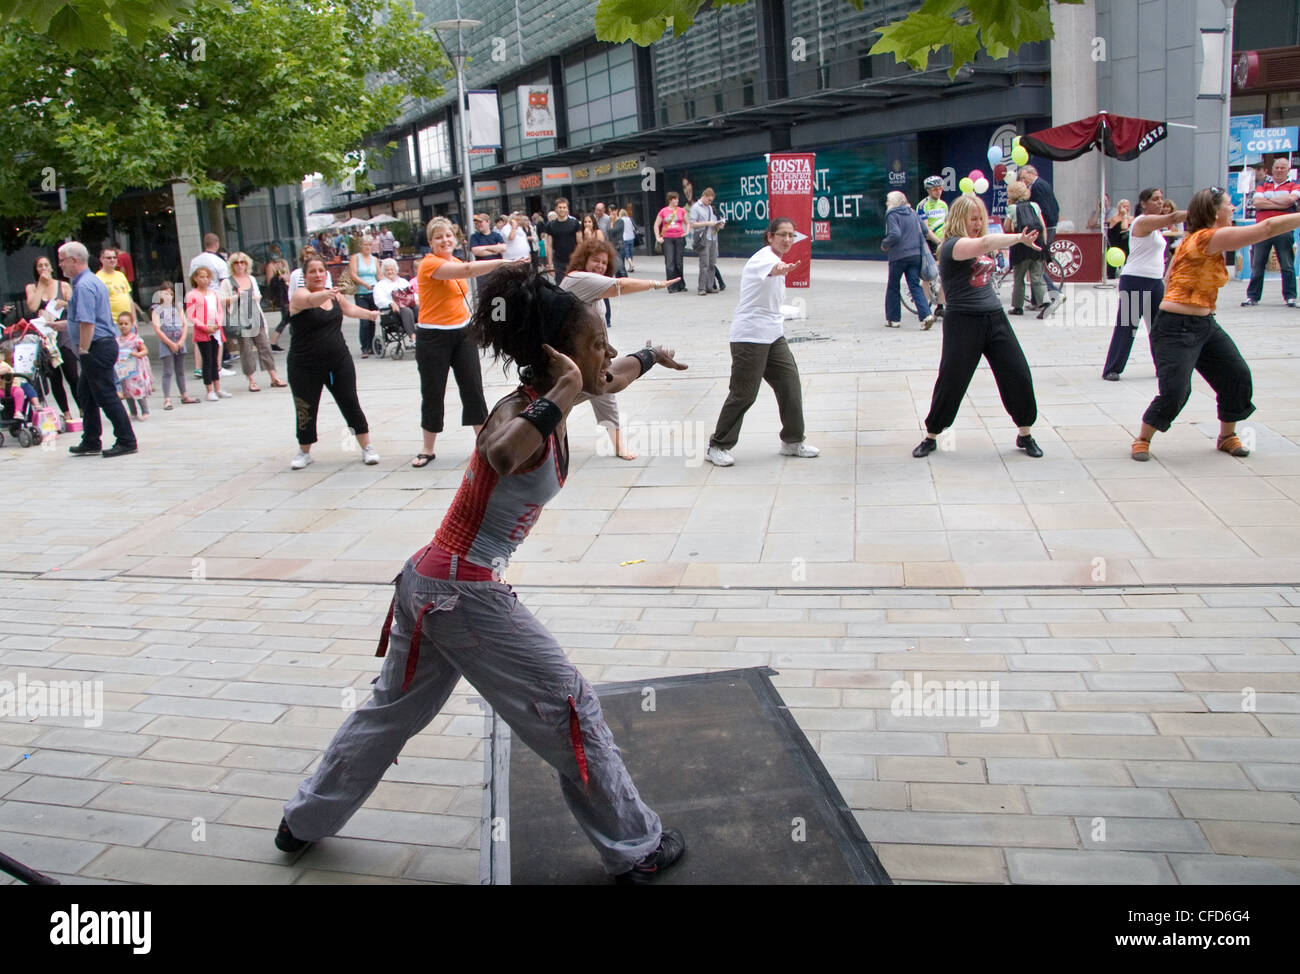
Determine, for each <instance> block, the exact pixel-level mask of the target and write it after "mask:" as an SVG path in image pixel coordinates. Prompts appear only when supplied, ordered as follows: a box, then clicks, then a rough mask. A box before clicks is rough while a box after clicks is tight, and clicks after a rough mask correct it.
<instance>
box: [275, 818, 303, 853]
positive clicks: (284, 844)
mask: <svg viewBox="0 0 1300 974" xmlns="http://www.w3.org/2000/svg"><path fill="white" fill-rule="evenodd" d="M309 845H311V843H310V842H307V841H305V840H303V839H298V838H295V837H294V834H293V833H292V832H290V831H289V823H288V822H286V821H285V820H284V819H280V827H279V829H277V830H276V833H275V847H276V848H277V849H279V850H280V851H281V852H301V851H302V850H303V849H305V848H307V847H308V846H309Z"/></svg>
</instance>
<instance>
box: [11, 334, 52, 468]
mask: <svg viewBox="0 0 1300 974" xmlns="http://www.w3.org/2000/svg"><path fill="white" fill-rule="evenodd" d="M49 344H50V343H49V342H47V341H46V333H45V331H44V330H42V329H41V328H40V327H39V326H38V325H36V324H33V323H32V322H29V321H27V320H26V319H20V320H19V321H18V322H17V323H16V324H15V325H13V326H12V327H10V328H6V329H5V330H4V342H3V346H0V347H3V353H4V354H3V358H2V359H0V430H3V431H4V432H7V433H8V434H9V435H10V436H14V437H17V439H18V443H19V445H20V446H23V447H29V446H35V445H36V444H37V443H40V442H41V440H42V438H43V436H44V433H45V432H47V431H48V432H51V433H57V432H60V430H59V429H58V426H57V420H52V419H51V415H50V414H52V413H53V411H52V410H49V409H46V408H45V398H46V397H47V396H48V395H49V390H50V385H49V381H50V380H49V377H50V373H51V372H52V371H53V370H54V368H55V366H54V364H53V360H52V358H51V353H50V350H49ZM42 424H46V425H47V426H48V430H42ZM3 444H4V435H3V433H0V445H3Z"/></svg>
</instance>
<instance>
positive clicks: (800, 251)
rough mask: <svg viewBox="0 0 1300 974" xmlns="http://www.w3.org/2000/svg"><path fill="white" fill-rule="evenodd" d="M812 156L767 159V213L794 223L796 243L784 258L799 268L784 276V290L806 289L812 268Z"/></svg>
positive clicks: (800, 153) (794, 154) (781, 155)
mask: <svg viewBox="0 0 1300 974" xmlns="http://www.w3.org/2000/svg"><path fill="white" fill-rule="evenodd" d="M813 158H814V157H813V154H812V153H811V152H798V153H772V154H771V155H769V156H768V157H767V212H768V215H769V217H770V218H771V219H774V220H775V219H777V218H778V217H782V218H787V219H790V220H793V221H794V229H795V244H794V246H793V247H791V248H790V251H789V253H787V254H786V255H785V262H786V263H787V264H789V263H793V262H794V261H798V262H799V266H798V267H796V268H795V269H794V270H792V271H791V272H790V273H789V274H787V275H786V278H785V283H786V286H787V287H808V286H809V284H810V280H811V275H810V271H811V269H812V267H811V264H812V234H813V226H812V213H813Z"/></svg>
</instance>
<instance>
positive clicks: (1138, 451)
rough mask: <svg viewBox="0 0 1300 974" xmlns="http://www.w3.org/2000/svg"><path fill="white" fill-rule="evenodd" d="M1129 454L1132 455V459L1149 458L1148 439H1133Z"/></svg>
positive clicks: (1149, 443) (1149, 447) (1149, 446)
mask: <svg viewBox="0 0 1300 974" xmlns="http://www.w3.org/2000/svg"><path fill="white" fill-rule="evenodd" d="M1130 455H1131V456H1132V457H1133V459H1134V460H1142V461H1146V460H1150V459H1151V441H1150V440H1134V441H1133V447H1132V453H1131V454H1130Z"/></svg>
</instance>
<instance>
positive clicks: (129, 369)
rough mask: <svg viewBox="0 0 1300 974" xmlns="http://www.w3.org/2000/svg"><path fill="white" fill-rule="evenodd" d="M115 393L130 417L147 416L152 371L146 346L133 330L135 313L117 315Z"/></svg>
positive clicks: (151, 385) (141, 418)
mask: <svg viewBox="0 0 1300 974" xmlns="http://www.w3.org/2000/svg"><path fill="white" fill-rule="evenodd" d="M117 327H118V337H117V363H116V365H115V376H116V378H117V393H118V395H119V396H120V397H121V398H122V400H123V401H124V402H125V403H126V407H127V412H129V413H130V414H131V418H132V419H135V418H136V416H137V412H136V409H137V406H138V407H139V414H138V415H139V418H140V420H141V421H143V420H146V419H148V418H149V397H150V396H151V395H152V394H153V373H152V372H151V371H150V370H149V349H148V348H146V347H145V344H144V339H142V338H141V337H140V335H139V333H138V332H137V331H136V330H135V313H134V312H131V311H123V312H122V313H121V314H120V315H118V316H117Z"/></svg>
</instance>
